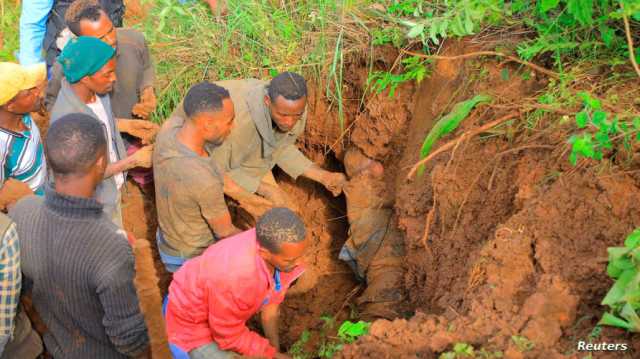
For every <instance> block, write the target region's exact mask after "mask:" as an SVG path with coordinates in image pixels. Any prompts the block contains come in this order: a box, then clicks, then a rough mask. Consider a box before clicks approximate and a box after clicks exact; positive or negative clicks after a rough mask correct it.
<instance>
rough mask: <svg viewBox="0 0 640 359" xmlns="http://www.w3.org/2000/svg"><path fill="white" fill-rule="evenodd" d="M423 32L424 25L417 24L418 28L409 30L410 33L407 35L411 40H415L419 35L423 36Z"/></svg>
mask: <svg viewBox="0 0 640 359" xmlns="http://www.w3.org/2000/svg"><path fill="white" fill-rule="evenodd" d="M423 31H424V24H417V25H416V26H413V27H412V28H411V30H409V32H408V33H407V37H408V38H410V39H413V38H415V37H417V36H418V35H420V34H422V32H423Z"/></svg>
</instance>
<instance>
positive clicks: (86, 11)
mask: <svg viewBox="0 0 640 359" xmlns="http://www.w3.org/2000/svg"><path fill="white" fill-rule="evenodd" d="M102 15H105V16H107V13H106V12H105V11H104V9H103V8H102V6H100V3H99V2H98V1H97V0H75V1H74V2H73V3H71V5H69V8H68V9H67V12H66V13H65V16H64V20H65V22H66V23H67V26H68V27H69V30H71V32H72V33H73V34H74V35H76V36H80V22H81V21H82V20H89V21H92V22H95V21H98V20H100V16H102Z"/></svg>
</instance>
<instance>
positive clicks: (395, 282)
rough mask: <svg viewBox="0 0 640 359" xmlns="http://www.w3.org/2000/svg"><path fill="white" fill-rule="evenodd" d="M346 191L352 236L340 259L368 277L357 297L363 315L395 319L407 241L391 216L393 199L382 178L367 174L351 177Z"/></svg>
mask: <svg viewBox="0 0 640 359" xmlns="http://www.w3.org/2000/svg"><path fill="white" fill-rule="evenodd" d="M344 193H345V196H346V198H347V219H348V221H349V237H348V238H347V241H346V242H345V244H344V246H343V247H342V249H341V251H340V255H339V259H340V260H343V261H345V262H347V264H349V265H350V266H351V268H352V269H353V270H354V272H355V273H356V275H357V276H358V277H359V278H360V279H361V280H366V283H367V288H366V289H365V291H364V292H363V293H362V295H360V297H359V298H358V300H357V302H358V304H364V305H365V308H364V311H363V314H365V315H372V314H373V315H374V316H379V317H387V318H393V317H395V316H396V315H395V314H394V313H393V312H394V311H395V310H396V309H397V308H396V307H397V304H398V303H399V302H400V301H401V300H402V297H403V295H402V292H401V290H400V288H401V286H402V280H403V276H404V269H403V266H402V258H403V257H404V243H403V241H402V238H403V237H402V234H401V233H400V231H399V230H398V229H397V228H396V224H395V223H394V221H393V218H392V217H393V198H392V197H391V195H390V193H389V191H388V190H387V189H386V184H385V183H384V181H383V180H377V179H374V178H371V177H370V176H369V175H367V174H360V175H358V176H356V177H355V178H353V179H351V180H350V181H349V182H348V183H347V185H346V186H345V187H344ZM373 308H375V309H373ZM372 312H375V313H372Z"/></svg>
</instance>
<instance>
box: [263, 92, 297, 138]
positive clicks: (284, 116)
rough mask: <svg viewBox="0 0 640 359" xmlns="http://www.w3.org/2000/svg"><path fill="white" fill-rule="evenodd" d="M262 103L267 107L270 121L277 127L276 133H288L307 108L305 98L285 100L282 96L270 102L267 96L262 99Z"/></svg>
mask: <svg viewBox="0 0 640 359" xmlns="http://www.w3.org/2000/svg"><path fill="white" fill-rule="evenodd" d="M264 103H265V104H266V105H267V108H268V109H269V112H270V114H271V119H272V120H273V122H274V123H275V124H276V126H277V127H278V128H277V129H278V131H280V132H289V131H291V129H293V126H295V125H296V123H298V121H299V120H300V119H301V118H302V115H303V114H304V109H305V107H306V106H307V97H306V96H305V97H302V98H299V99H297V100H287V99H286V98H284V97H283V96H278V97H277V98H276V100H275V101H271V99H270V98H269V95H267V96H265V97H264Z"/></svg>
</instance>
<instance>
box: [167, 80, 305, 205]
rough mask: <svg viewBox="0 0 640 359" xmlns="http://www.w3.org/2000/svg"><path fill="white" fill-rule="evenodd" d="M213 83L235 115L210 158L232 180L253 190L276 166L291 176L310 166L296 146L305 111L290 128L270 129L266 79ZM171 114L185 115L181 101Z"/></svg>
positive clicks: (256, 188) (302, 128) (303, 125)
mask: <svg viewBox="0 0 640 359" xmlns="http://www.w3.org/2000/svg"><path fill="white" fill-rule="evenodd" d="M216 84H217V85H219V86H222V87H224V88H225V89H227V90H228V91H229V94H230V95H231V100H232V101H233V106H234V108H235V114H236V117H235V123H234V126H233V129H232V130H231V134H230V135H229V137H228V138H227V139H226V140H225V141H224V143H223V144H222V145H221V146H219V147H217V148H215V149H213V150H212V151H211V157H212V158H213V159H214V161H216V163H217V164H218V166H219V167H220V168H221V169H223V170H224V171H225V173H227V174H228V175H229V177H231V179H233V181H234V182H236V183H237V184H238V185H239V186H240V187H242V188H244V189H245V190H247V191H249V192H252V193H255V192H256V191H257V190H258V186H259V185H260V180H261V179H262V178H263V177H264V176H265V175H266V174H267V172H269V171H271V169H273V167H274V166H276V165H277V166H278V167H280V168H281V169H282V170H283V171H284V172H286V173H287V174H288V175H289V176H291V177H292V178H293V179H296V178H297V177H298V176H300V175H302V174H303V173H304V172H305V171H306V170H307V169H309V167H311V165H312V164H313V162H311V160H309V159H308V158H307V157H306V156H305V155H304V154H303V153H302V152H301V151H300V150H299V149H298V147H297V146H296V141H297V139H298V137H299V136H300V135H301V134H302V133H303V132H304V128H305V125H306V122H307V120H306V119H307V113H306V112H305V113H304V114H303V115H302V118H301V119H300V120H299V121H298V122H297V123H296V125H295V126H294V127H293V128H292V129H291V131H289V132H286V133H280V132H278V131H276V130H274V129H273V125H272V120H271V114H270V113H269V109H268V108H267V106H266V105H265V103H264V97H265V96H266V95H267V85H268V84H269V83H268V82H267V81H262V80H257V79H246V80H227V81H217V82H216ZM174 115H176V116H181V117H184V116H185V114H184V109H183V106H182V104H180V105H179V106H178V107H177V108H176V110H175V111H174Z"/></svg>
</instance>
